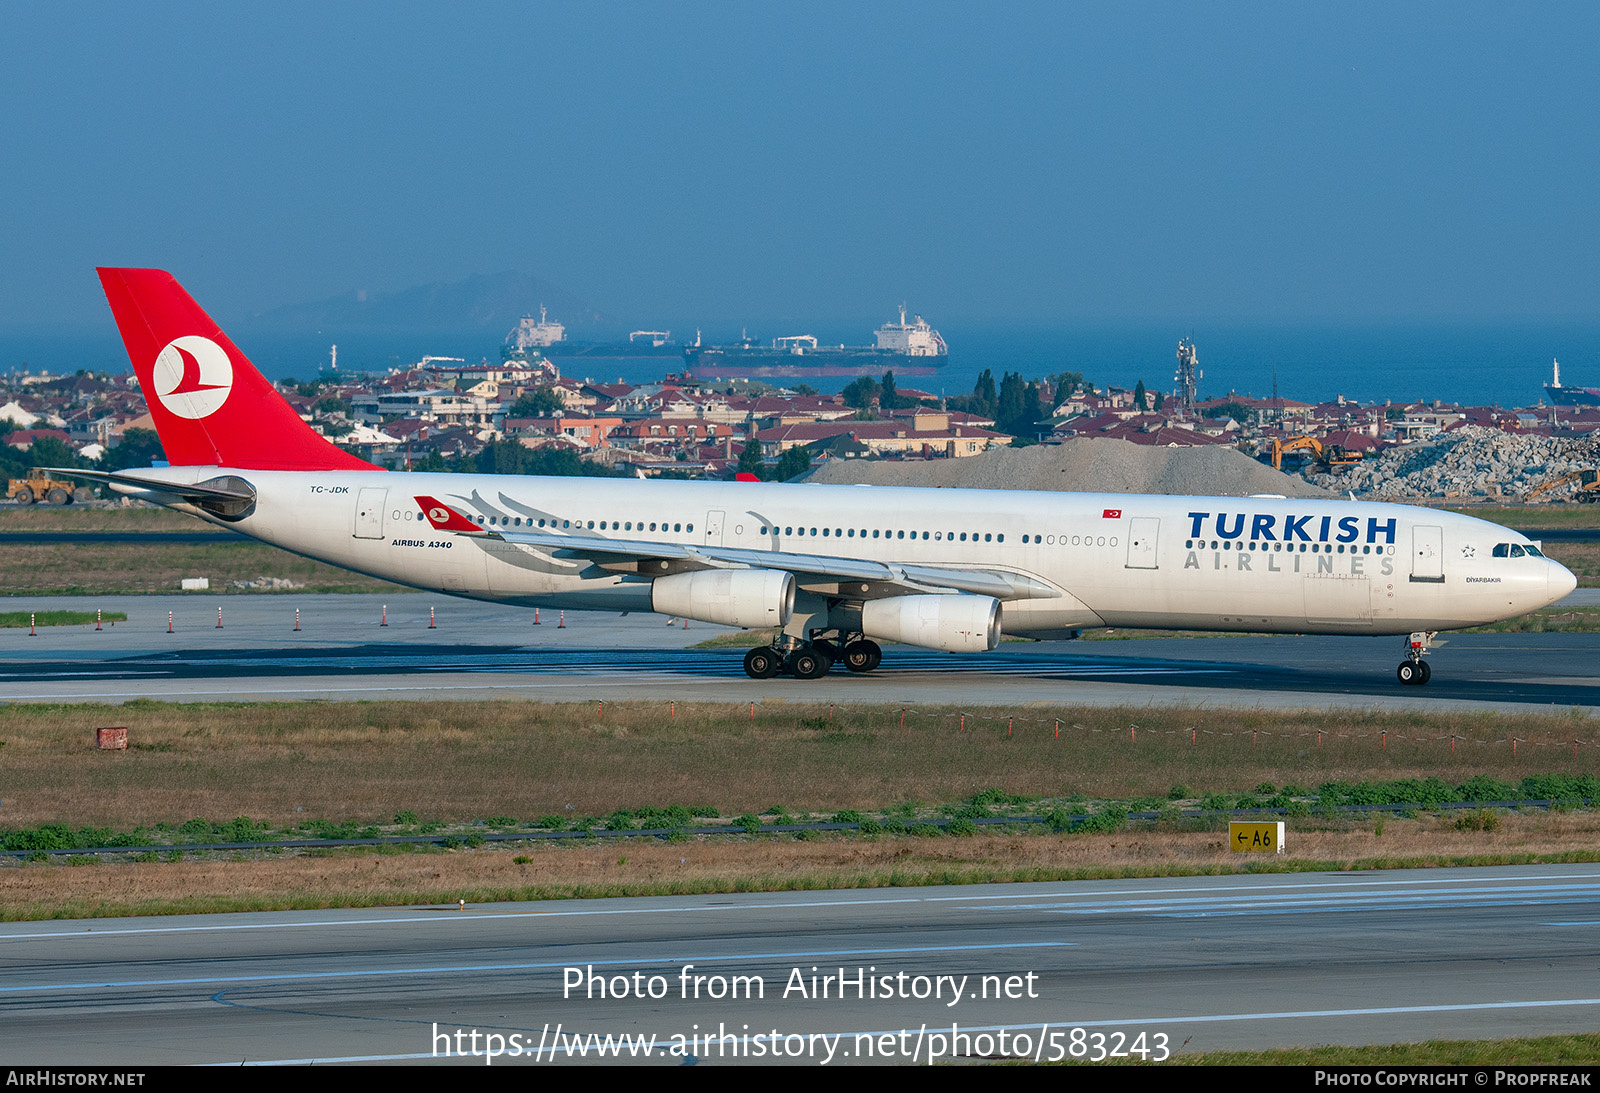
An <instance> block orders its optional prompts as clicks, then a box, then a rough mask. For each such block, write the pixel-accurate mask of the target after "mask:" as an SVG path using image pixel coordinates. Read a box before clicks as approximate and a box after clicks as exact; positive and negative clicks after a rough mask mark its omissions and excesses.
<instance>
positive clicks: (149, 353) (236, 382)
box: [96, 269, 380, 471]
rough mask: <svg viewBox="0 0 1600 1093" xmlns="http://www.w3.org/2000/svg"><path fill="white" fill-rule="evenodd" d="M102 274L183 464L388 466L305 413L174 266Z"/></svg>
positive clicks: (156, 412)
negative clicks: (333, 438)
mask: <svg viewBox="0 0 1600 1093" xmlns="http://www.w3.org/2000/svg"><path fill="white" fill-rule="evenodd" d="M96 272H98V273H99V274H100V284H101V285H102V286H103V287H104V288H105V291H106V300H107V301H109V302H110V304H111V314H112V315H114V316H115V317H116V320H117V329H118V330H119V331H121V332H122V342H123V344H124V345H125V346H126V347H127V349H128V359H129V360H130V361H132V362H133V371H134V374H135V375H137V376H138V377H139V386H140V388H142V389H143V391H144V398H145V402H147V403H148V404H149V406H150V416H151V417H152V418H153V419H154V420H155V425H156V432H157V433H158V434H159V435H160V437H161V446H162V447H163V448H164V449H166V453H167V459H168V460H169V461H170V462H171V463H173V464H174V465H175V466H186V467H187V466H212V465H215V466H219V467H240V468H244V469H249V470H287V471H310V470H379V469H380V468H377V467H374V466H373V465H372V464H371V463H368V462H366V461H365V460H361V459H357V458H356V457H355V456H353V455H351V454H350V453H349V452H346V451H344V450H343V449H340V448H337V447H335V446H334V445H333V444H331V443H329V442H328V441H327V440H325V439H323V438H322V437H321V436H319V435H318V434H317V433H316V432H315V431H314V430H313V429H312V428H311V426H309V425H307V424H306V423H305V422H304V421H302V420H301V419H300V415H299V414H297V413H295V411H294V408H293V407H291V406H290V405H289V404H288V403H287V402H285V401H284V398H283V396H282V395H280V394H278V392H277V391H276V390H275V389H274V388H273V386H272V384H270V383H268V382H267V380H266V378H265V377H263V376H262V375H261V373H260V372H258V371H256V367H255V365H253V364H251V363H250V361H249V358H247V357H246V356H245V355H244V354H243V353H241V352H239V349H238V347H237V346H235V345H234V344H233V342H231V341H229V340H228V336H227V335H226V334H224V333H223V332H222V331H221V330H219V329H218V328H217V324H216V323H214V322H212V321H211V316H209V315H207V314H206V313H205V312H204V311H202V310H201V309H200V305H199V304H197V303H195V302H194V300H193V299H192V298H191V297H190V296H189V294H188V293H187V292H185V291H183V287H182V286H181V285H179V284H178V282H177V281H176V280H174V279H173V276H172V274H170V273H167V272H165V271H163V270H159V269H101V270H97V271H96Z"/></svg>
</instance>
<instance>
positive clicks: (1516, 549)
mask: <svg viewBox="0 0 1600 1093" xmlns="http://www.w3.org/2000/svg"><path fill="white" fill-rule="evenodd" d="M1526 554H1527V551H1525V550H1523V549H1522V548H1521V547H1520V546H1518V545H1517V544H1516V543H1512V544H1511V556H1512V557H1513V558H1521V557H1524V556H1525V555H1526Z"/></svg>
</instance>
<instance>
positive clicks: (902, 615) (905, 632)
mask: <svg viewBox="0 0 1600 1093" xmlns="http://www.w3.org/2000/svg"><path fill="white" fill-rule="evenodd" d="M861 632H862V633H863V634H865V635H867V636H868V637H869V638H881V639H883V640H885V641H898V642H901V643H902V644H905V645H919V646H921V647H922V648H924V649H943V650H946V651H947V652H951V653H975V652H986V651H987V650H990V649H993V648H994V647H995V646H996V645H998V644H999V643H1000V601H999V600H997V599H994V598H993V597H990V596H970V595H965V594H961V595H953V596H890V597H888V598H886V599H881V600H867V601H866V602H865V603H863V604H862V605H861Z"/></svg>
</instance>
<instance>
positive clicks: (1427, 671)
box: [1417, 660, 1433, 687]
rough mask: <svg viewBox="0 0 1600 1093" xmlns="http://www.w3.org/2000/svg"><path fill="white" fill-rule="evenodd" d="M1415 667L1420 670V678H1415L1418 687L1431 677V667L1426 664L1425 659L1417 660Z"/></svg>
mask: <svg viewBox="0 0 1600 1093" xmlns="http://www.w3.org/2000/svg"><path fill="white" fill-rule="evenodd" d="M1417 667H1418V668H1419V669H1421V671H1422V678H1421V679H1419V680H1417V685H1418V686H1419V687H1420V686H1422V685H1423V684H1425V683H1427V682H1428V680H1430V679H1432V678H1433V669H1432V668H1430V667H1429V666H1428V662H1427V661H1425V660H1419V661H1417Z"/></svg>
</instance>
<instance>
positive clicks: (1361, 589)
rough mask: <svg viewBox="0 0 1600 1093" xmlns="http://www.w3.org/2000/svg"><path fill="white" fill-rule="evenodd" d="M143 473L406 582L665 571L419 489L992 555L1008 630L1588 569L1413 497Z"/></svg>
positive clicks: (1528, 594) (1277, 612)
mask: <svg viewBox="0 0 1600 1093" xmlns="http://www.w3.org/2000/svg"><path fill="white" fill-rule="evenodd" d="M142 473H144V474H145V475H146V476H147V477H152V478H153V477H160V478H163V479H166V480H169V481H181V482H184V483H191V484H192V483H196V482H203V481H206V480H208V479H212V478H216V477H218V476H220V475H230V474H231V475H237V476H238V477H240V478H244V479H246V480H247V481H248V482H250V483H251V485H253V486H254V487H255V489H256V491H257V501H256V504H255V506H254V508H253V510H252V511H251V512H250V513H249V514H248V515H246V516H244V517H243V518H242V519H239V520H236V521H231V522H227V523H226V524H225V525H224V526H230V527H233V528H236V529H237V530H239V531H242V532H244V533H246V534H248V535H251V536H254V537H256V538H258V539H261V540H263V541H265V542H268V543H272V544H274V545H276V546H279V547H282V548H284V549H286V550H290V551H293V552H295V553H297V554H303V555H306V556H308V557H311V558H316V559H319V560H321V561H325V562H328V563H330V564H333V565H337V566H341V567H344V568H346V569H352V570H356V571H359V572H362V573H367V574H371V575H373V576H376V577H383V578H386V579H388V580H392V581H396V582H399V583H402V584H407V585H412V586H415V587H418V588H426V589H433V590H438V591H442V592H446V593H450V594H453V595H459V596H467V597H472V598H475V599H483V600H494V601H501V602H506V603H512V604H518V605H523V606H540V605H542V606H547V607H566V608H573V609H598V610H617V611H649V610H650V609H651V608H650V578H649V577H648V576H644V575H640V574H637V573H625V572H614V571H612V570H609V569H604V568H601V567H600V566H598V565H596V564H594V563H592V562H591V561H588V560H585V559H582V558H566V557H563V556H562V554H561V552H559V551H551V550H548V549H539V548H535V547H530V546H524V545H516V544H513V543H510V542H505V541H500V540H498V539H493V538H483V537H472V536H463V535H457V534H453V533H450V532H440V531H436V530H434V528H433V527H432V526H431V525H430V523H429V522H428V521H427V520H426V519H425V518H424V514H423V512H422V511H421V509H420V506H419V504H418V502H417V501H416V498H417V497H418V496H433V497H436V498H438V499H440V500H442V501H445V502H446V503H448V504H450V505H452V506H453V507H455V508H457V509H458V510H459V511H460V512H461V513H463V514H465V515H466V516H467V517H468V519H470V520H473V521H475V522H478V523H480V524H482V525H483V526H485V527H486V528H487V529H488V530H490V531H506V532H516V531H519V530H535V531H543V532H552V531H553V532H557V533H567V534H578V533H580V532H581V534H582V535H584V536H586V537H609V538H619V539H627V540H632V541H641V540H642V541H653V542H661V543H675V544H687V545H693V546H721V547H744V548H750V549H758V550H768V551H780V552H794V553H803V554H807V555H826V556H832V557H839V558H852V559H869V560H872V561H878V562H886V563H891V564H895V563H898V564H904V565H912V564H915V565H923V566H942V567H951V568H961V569H982V570H989V571H999V572H1008V573H1015V574H1021V575H1025V576H1027V577H1031V578H1033V579H1035V580H1036V581H1039V582H1042V583H1044V584H1046V585H1048V586H1050V587H1051V588H1053V589H1056V590H1059V592H1060V595H1059V596H1058V597H1054V598H1032V599H1020V600H1012V601H1009V602H1007V603H1005V604H1004V629H1005V631H1006V632H1007V633H1013V634H1039V635H1046V634H1049V633H1051V632H1062V631H1072V630H1078V629H1082V628H1087V627H1098V626H1116V627H1126V626H1138V627H1152V628H1163V629H1179V630H1181V629H1204V630H1239V631H1256V632H1276V633H1341V634H1397V633H1410V632H1413V631H1428V630H1446V629H1451V628H1456V627H1463V626H1472V625H1476V624H1480V623H1486V622H1491V621H1495V620H1498V619H1503V618H1510V617H1514V616H1517V615H1521V614H1525V613H1527V612H1529V611H1532V610H1534V609H1536V608H1539V607H1543V606H1546V605H1547V604H1549V603H1552V602H1554V601H1555V600H1557V599H1560V598H1561V597H1562V596H1564V595H1565V594H1566V593H1567V592H1568V591H1570V590H1571V589H1572V587H1573V586H1574V584H1575V581H1574V579H1573V577H1572V575H1571V574H1570V573H1569V572H1568V571H1567V570H1566V569H1565V568H1563V567H1562V566H1560V565H1558V564H1557V563H1555V562H1552V561H1550V560H1549V559H1546V558H1544V557H1541V556H1538V555H1537V554H1536V553H1529V552H1527V551H1526V547H1527V546H1528V545H1529V541H1528V540H1527V539H1526V538H1525V537H1524V536H1522V535H1520V534H1518V533H1516V532H1513V531H1509V530H1507V529H1505V528H1502V527H1499V526H1497V525H1495V524H1491V523H1487V522H1485V521H1482V520H1477V519H1473V518H1471V517H1467V516H1461V515H1457V514H1454V513H1448V512H1441V511H1437V510H1433V509H1422V508H1414V507H1410V506H1405V505H1389V504H1368V503H1364V502H1350V501H1303V500H1290V499H1283V498H1267V497H1245V498H1221V497H1167V496H1158V495H1143V494H1118V495H1112V494H1087V493H1037V492H1020V491H1004V490H956V489H927V488H891V487H875V486H821V485H785V484H770V483H727V482H674V481H646V480H640V479H609V478H534V477H523V476H497V475H471V474H420V473H397V472H378V471H372V472H364V471H250V470H229V469H226V468H215V467H181V468H180V467H174V468H166V469H162V470H154V471H148V472H142ZM183 508H184V509H185V511H191V512H195V513H196V514H197V515H201V516H203V517H204V518H205V519H209V520H213V521H214V522H217V523H224V522H223V521H220V520H216V519H215V518H214V517H210V516H206V515H205V514H203V513H199V512H198V511H197V510H194V509H192V508H190V507H189V506H183ZM1508 544H1515V545H1516V546H1517V547H1518V550H1517V551H1516V553H1517V554H1519V555H1521V556H1517V557H1512V556H1510V554H1511V553H1512V552H1511V551H1510V550H1509V549H1507V545H1508ZM1496 547H1501V550H1500V551H1498V554H1499V555H1501V556H1497V551H1496Z"/></svg>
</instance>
